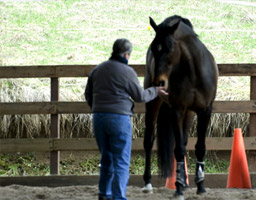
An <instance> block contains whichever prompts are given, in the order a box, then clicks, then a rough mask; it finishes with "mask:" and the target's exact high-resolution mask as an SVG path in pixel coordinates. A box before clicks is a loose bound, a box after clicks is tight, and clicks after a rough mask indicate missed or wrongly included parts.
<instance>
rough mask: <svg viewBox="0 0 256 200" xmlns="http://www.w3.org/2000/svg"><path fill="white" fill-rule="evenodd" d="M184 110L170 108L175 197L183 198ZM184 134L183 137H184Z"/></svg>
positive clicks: (185, 184) (184, 185)
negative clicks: (173, 146)
mask: <svg viewBox="0 0 256 200" xmlns="http://www.w3.org/2000/svg"><path fill="white" fill-rule="evenodd" d="M185 113H186V111H185V110H182V109H177V108H173V109H172V119H171V120H173V122H172V123H173V131H174V137H175V144H176V145H175V149H174V154H175V158H176V161H177V164H176V182H175V185H176V192H175V194H174V195H175V196H176V197H181V198H179V199H182V198H183V188H184V187H187V183H186V178H187V177H186V173H185V162H184V156H185V154H186V148H185V143H186V141H184V140H186V139H187V138H186V135H184V134H183V131H184V130H183V125H184V124H183V123H184V119H185V116H186V115H185ZM184 136H185V138H184Z"/></svg>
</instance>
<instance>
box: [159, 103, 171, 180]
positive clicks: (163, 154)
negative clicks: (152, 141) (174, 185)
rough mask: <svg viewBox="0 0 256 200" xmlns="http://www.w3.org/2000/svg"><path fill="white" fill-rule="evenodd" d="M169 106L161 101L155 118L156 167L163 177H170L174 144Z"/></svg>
mask: <svg viewBox="0 0 256 200" xmlns="http://www.w3.org/2000/svg"><path fill="white" fill-rule="evenodd" d="M171 118H172V117H171V108H170V107H169V106H168V105H167V104H166V103H163V104H162V106H161V108H160V110H159V114H158V118H157V146H158V152H157V154H158V167H159V171H160V174H161V176H162V177H163V178H167V177H170V176H171V175H172V172H173V167H174V144H175V142H174V141H175V138H174V133H173V126H172V121H173V120H172V119H171Z"/></svg>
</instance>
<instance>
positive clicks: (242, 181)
mask: <svg viewBox="0 0 256 200" xmlns="http://www.w3.org/2000/svg"><path fill="white" fill-rule="evenodd" d="M227 188H252V186H251V180H250V174H249V169H248V163H247V157H246V153H245V147H244V140H243V135H242V130H241V128H237V129H235V130H234V139H233V144H232V152H231V158H230V165H229V173H228V182H227Z"/></svg>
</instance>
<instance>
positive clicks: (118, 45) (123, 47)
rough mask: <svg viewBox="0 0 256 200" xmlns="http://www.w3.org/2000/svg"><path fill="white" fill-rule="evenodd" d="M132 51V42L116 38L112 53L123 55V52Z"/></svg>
mask: <svg viewBox="0 0 256 200" xmlns="http://www.w3.org/2000/svg"><path fill="white" fill-rule="evenodd" d="M131 52H132V43H131V42H130V41H129V40H127V39H125V38H121V39H117V40H116V41H115V42H114V44H113V52H112V55H119V56H122V57H124V54H125V53H129V54H130V53H131Z"/></svg>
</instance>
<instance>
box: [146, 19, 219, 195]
mask: <svg viewBox="0 0 256 200" xmlns="http://www.w3.org/2000/svg"><path fill="white" fill-rule="evenodd" d="M150 25H151V26H152V27H153V29H154V31H155V33H156V35H155V38H154V39H153V41H152V43H151V44H150V46H149V48H148V51H147V55H146V74H145V78H144V88H148V87H151V86H164V88H165V89H166V91H167V92H168V96H167V97H166V98H160V97H157V98H156V99H154V100H152V101H150V102H148V103H146V111H145V132H144V144H143V145H144V150H145V171H144V175H143V179H144V183H145V186H144V188H143V191H144V192H152V184H151V163H150V160H151V151H152V146H153V143H154V140H155V137H156V136H157V157H158V166H159V171H160V175H161V176H162V177H163V178H167V177H170V176H171V175H172V171H173V168H174V164H173V163H174V159H176V182H175V185H176V191H175V194H174V195H175V196H178V197H179V196H180V197H182V196H183V190H184V189H185V188H187V187H188V185H187V183H186V178H187V177H186V173H185V165H184V156H185V154H186V145H187V141H188V132H189V129H190V127H191V125H192V123H193V120H194V117H195V115H197V120H198V123H197V142H196V145H195V155H196V159H197V161H196V171H195V180H194V181H195V183H196V184H197V194H202V193H205V192H206V190H205V188H204V185H203V182H204V167H205V166H204V165H205V164H204V156H205V151H206V146H205V137H206V132H207V128H208V124H209V121H210V117H211V112H212V105H213V101H214V99H215V96H216V90H217V80H218V75H219V72H218V67H217V64H216V62H215V60H214V57H213V55H212V54H211V53H210V51H209V50H208V49H207V48H206V46H205V45H204V44H203V43H202V42H201V41H200V40H199V38H198V36H197V34H196V33H195V32H194V30H193V25H192V23H191V22H190V20H189V19H187V18H183V17H181V16H178V15H174V16H171V17H168V18H166V19H165V20H164V21H163V22H162V23H161V24H159V25H156V23H155V22H154V20H153V19H152V18H151V17H150ZM155 126H157V128H156V130H157V133H156V134H155ZM174 157H175V158H174Z"/></svg>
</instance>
